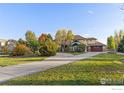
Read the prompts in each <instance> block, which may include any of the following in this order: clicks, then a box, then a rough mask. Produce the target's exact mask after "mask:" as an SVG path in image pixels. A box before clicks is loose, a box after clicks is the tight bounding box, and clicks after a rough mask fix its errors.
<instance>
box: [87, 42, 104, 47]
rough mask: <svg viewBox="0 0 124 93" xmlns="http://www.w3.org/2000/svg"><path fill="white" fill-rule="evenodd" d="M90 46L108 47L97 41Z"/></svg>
mask: <svg viewBox="0 0 124 93" xmlns="http://www.w3.org/2000/svg"><path fill="white" fill-rule="evenodd" d="M88 46H106V45H105V44H103V43H101V42H98V41H96V42H95V43H92V44H88Z"/></svg>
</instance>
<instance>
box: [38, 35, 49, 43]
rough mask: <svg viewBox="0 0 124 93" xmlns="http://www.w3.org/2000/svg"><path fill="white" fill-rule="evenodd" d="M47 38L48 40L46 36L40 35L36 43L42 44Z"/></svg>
mask: <svg viewBox="0 0 124 93" xmlns="http://www.w3.org/2000/svg"><path fill="white" fill-rule="evenodd" d="M47 38H48V37H47V34H41V35H40V37H39V38H38V41H39V42H40V43H43V42H45V41H46V40H47Z"/></svg>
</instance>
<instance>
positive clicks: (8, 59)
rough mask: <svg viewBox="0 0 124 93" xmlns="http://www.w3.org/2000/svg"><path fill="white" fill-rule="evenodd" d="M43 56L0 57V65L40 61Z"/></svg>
mask: <svg viewBox="0 0 124 93" xmlns="http://www.w3.org/2000/svg"><path fill="white" fill-rule="evenodd" d="M44 59H45V57H27V58H16V57H0V66H2V67H4V66H8V65H17V64H23V63H29V62H33V61H42V60H44Z"/></svg>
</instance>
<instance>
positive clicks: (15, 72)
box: [0, 52, 104, 83]
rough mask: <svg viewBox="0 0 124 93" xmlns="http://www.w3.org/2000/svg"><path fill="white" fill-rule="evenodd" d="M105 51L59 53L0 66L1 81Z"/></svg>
mask: <svg viewBox="0 0 124 93" xmlns="http://www.w3.org/2000/svg"><path fill="white" fill-rule="evenodd" d="M101 53H104V52H88V53H85V54H81V55H75V56H74V55H72V54H67V53H58V54H57V55H56V56H52V57H49V58H47V59H45V60H44V61H41V62H32V63H26V64H19V65H13V66H6V67H1V68H0V83H1V82H5V81H7V80H9V79H12V78H16V77H19V76H24V75H28V74H32V73H35V72H40V71H45V70H47V69H50V68H54V67H57V66H61V65H64V64H68V63H72V62H75V61H77V60H81V59H85V58H89V57H92V56H95V55H97V54H101Z"/></svg>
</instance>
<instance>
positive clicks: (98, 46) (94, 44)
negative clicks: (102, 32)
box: [74, 35, 106, 52]
mask: <svg viewBox="0 0 124 93" xmlns="http://www.w3.org/2000/svg"><path fill="white" fill-rule="evenodd" d="M74 41H78V42H80V43H82V44H85V45H86V49H85V50H86V51H90V52H100V51H105V50H106V45H105V44H103V43H101V42H99V41H97V39H96V38H93V37H91V38H85V37H82V36H80V35H75V36H74Z"/></svg>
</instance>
